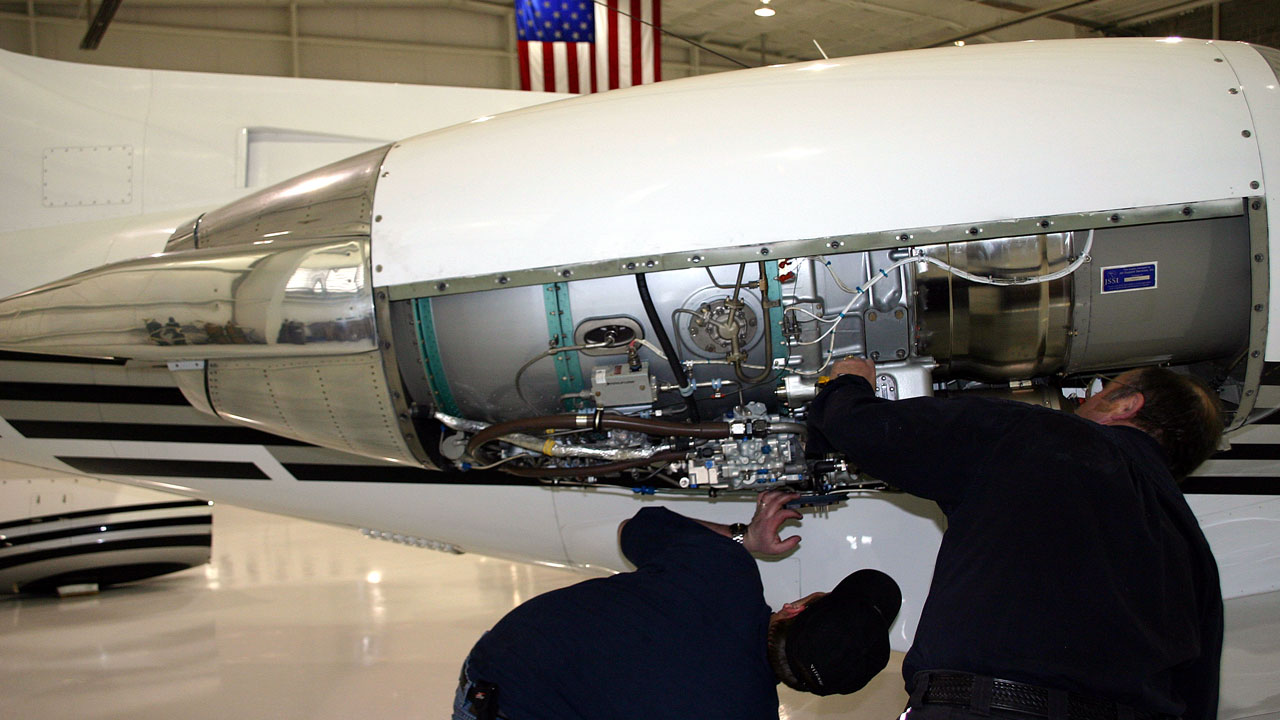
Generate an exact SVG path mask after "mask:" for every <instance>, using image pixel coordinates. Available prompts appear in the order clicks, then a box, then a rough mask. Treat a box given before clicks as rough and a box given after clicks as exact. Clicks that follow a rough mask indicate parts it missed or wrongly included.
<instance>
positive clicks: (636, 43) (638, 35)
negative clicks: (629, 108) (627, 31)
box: [628, 0, 648, 85]
mask: <svg viewBox="0 0 1280 720" xmlns="http://www.w3.org/2000/svg"><path fill="white" fill-rule="evenodd" d="M640 2H641V0H631V17H630V18H628V20H629V23H628V24H629V25H630V26H631V84H632V85H642V84H643V83H644V60H643V56H644V35H645V33H644V31H645V30H646V29H647V28H645V26H644V24H643V23H641V22H640V18H643V17H644V11H643V10H642V9H641V7H640ZM645 4H646V5H647V4H648V3H645Z"/></svg>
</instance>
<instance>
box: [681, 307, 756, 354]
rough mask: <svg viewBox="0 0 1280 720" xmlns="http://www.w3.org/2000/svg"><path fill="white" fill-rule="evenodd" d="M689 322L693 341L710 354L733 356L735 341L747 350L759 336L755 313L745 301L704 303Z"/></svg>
mask: <svg viewBox="0 0 1280 720" xmlns="http://www.w3.org/2000/svg"><path fill="white" fill-rule="evenodd" d="M692 314H693V317H692V318H691V319H690V320H689V325H688V327H687V333H688V335H689V340H690V341H691V342H692V343H693V344H694V345H695V346H697V347H700V348H702V349H703V350H704V351H706V352H708V353H712V354H715V353H720V354H725V353H730V352H732V351H733V347H734V341H735V340H736V341H737V344H738V347H746V346H747V345H749V344H750V343H751V340H752V339H753V338H755V336H756V325H758V324H759V323H758V321H757V320H756V314H755V311H754V310H752V309H751V308H750V307H748V306H747V305H745V304H743V303H742V302H741V301H732V300H730V299H720V300H716V301H714V302H711V303H704V304H703V305H702V307H700V308H698V310H697V311H696V312H694V313H692Z"/></svg>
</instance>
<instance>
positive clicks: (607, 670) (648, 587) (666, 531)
mask: <svg viewBox="0 0 1280 720" xmlns="http://www.w3.org/2000/svg"><path fill="white" fill-rule="evenodd" d="M794 497H795V495H794V494H790V493H785V492H777V491H773V492H765V493H761V494H760V495H759V496H758V498H757V502H756V513H755V517H753V518H752V521H751V524H750V525H741V524H735V525H733V526H727V525H720V524H717V523H710V522H703V521H699V520H692V519H689V518H686V517H683V516H681V515H678V514H676V513H674V512H671V511H670V510H667V509H664V508H658V507H651V508H645V509H643V510H641V511H640V512H639V513H637V514H636V515H635V517H634V518H632V519H631V520H628V521H626V522H624V523H623V524H622V526H621V527H620V529H619V537H620V542H621V544H622V552H623V554H624V555H625V556H626V557H627V559H628V560H630V561H631V562H632V563H633V564H634V565H635V566H636V570H635V571H634V572H628V573H620V574H617V575H613V576H611V577H607V578H598V579H593V580H587V581H585V582H581V583H578V584H576V585H572V586H570V587H567V588H562V589H560V590H555V591H552V592H549V593H546V594H544V595H540V596H538V597H536V598H533V599H532V600H529V601H528V602H526V603H524V604H523V605H521V606H520V607H518V608H516V609H515V610H512V611H511V612H510V613H509V614H508V615H507V616H506V617H504V618H503V619H502V620H501V621H499V622H498V624H497V625H495V626H494V627H493V629H492V630H490V631H489V632H488V633H486V634H485V635H484V637H482V638H481V639H480V641H479V642H477V643H476V645H475V647H474V648H473V649H472V650H471V654H470V655H469V656H468V658H467V661H466V663H465V664H464V665H463V676H462V679H461V682H460V683H459V688H458V694H457V698H456V699H455V705H454V715H453V717H454V719H455V720H472V719H473V718H479V720H485V718H494V717H497V718H511V719H512V720H535V719H537V718H555V719H556V720H573V719H575V718H577V719H583V720H585V719H586V718H600V719H608V720H626V719H627V718H636V719H641V718H643V719H644V720H659V719H661V718H672V719H673V720H695V719H696V720H712V719H714V718H724V719H725V720H766V719H767V720H777V718H778V694H777V691H776V687H775V686H776V685H777V682H778V680H779V679H782V680H784V681H785V682H787V683H788V684H789V685H792V686H793V687H796V688H797V689H801V690H808V691H810V692H814V693H817V694H821V695H826V694H831V693H849V692H853V691H854V690H857V689H858V688H860V687H862V686H863V685H865V684H866V683H867V682H868V681H869V680H870V679H871V678H872V677H873V676H874V675H875V674H876V673H877V672H879V671H880V670H881V669H883V668H884V666H885V665H886V663H887V662H888V659H889V640H888V630H889V626H890V625H891V624H892V623H893V619H894V617H895V616H896V615H897V613H898V608H899V605H900V604H901V599H902V598H901V594H900V592H899V590H898V587H897V585H896V584H895V583H894V582H893V580H891V579H890V578H889V576H887V575H885V574H883V573H880V572H877V571H875V570H861V571H859V572H856V573H854V574H852V575H850V576H849V577H848V578H846V579H845V580H844V581H842V582H841V583H840V585H838V586H837V587H836V589H835V590H833V591H831V592H830V593H814V594H813V595H810V596H808V597H806V598H803V599H801V600H797V601H795V602H793V603H788V604H787V605H786V606H784V607H783V609H782V610H781V611H779V612H777V613H770V609H769V606H768V605H766V604H765V601H764V588H763V586H762V585H761V582H760V574H759V571H758V570H757V568H756V563H755V560H754V559H753V558H752V557H751V555H750V553H751V552H755V553H761V554H781V553H785V552H788V551H790V550H791V549H793V548H794V547H795V546H796V545H797V544H798V543H799V542H800V538H799V537H795V536H793V537H789V538H787V539H786V540H782V539H780V538H779V536H778V529H779V527H780V526H781V525H782V523H783V522H785V521H787V520H789V519H793V518H798V517H799V516H800V514H799V513H798V512H796V511H794V510H790V509H787V508H786V507H785V505H786V502H787V501H788V500H790V499H792V498H794ZM735 540H736V541H737V542H735Z"/></svg>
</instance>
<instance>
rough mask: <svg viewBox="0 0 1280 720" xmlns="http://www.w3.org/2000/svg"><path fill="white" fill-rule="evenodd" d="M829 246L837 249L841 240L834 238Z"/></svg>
mask: <svg viewBox="0 0 1280 720" xmlns="http://www.w3.org/2000/svg"><path fill="white" fill-rule="evenodd" d="M827 247H829V248H831V249H832V250H835V249H836V248H838V247H840V241H839V240H832V241H831V242H829V243H827Z"/></svg>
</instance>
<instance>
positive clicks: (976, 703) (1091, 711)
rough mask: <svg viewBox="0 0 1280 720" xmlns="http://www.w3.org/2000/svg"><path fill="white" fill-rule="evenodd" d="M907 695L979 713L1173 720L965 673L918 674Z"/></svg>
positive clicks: (1056, 719)
mask: <svg viewBox="0 0 1280 720" xmlns="http://www.w3.org/2000/svg"><path fill="white" fill-rule="evenodd" d="M921 683H923V684H924V685H923V687H921ZM911 698H912V702H913V703H925V704H938V705H960V706H963V707H969V708H973V709H975V710H978V711H983V712H985V711H986V710H987V709H991V710H1009V711H1012V712H1018V713H1023V714H1025V715H1033V716H1035V717H1042V718H1052V719H1053V720H1059V719H1060V718H1066V719H1067V720H1173V716H1171V715H1162V714H1160V713H1154V712H1146V711H1140V710H1135V709H1134V708H1132V707H1130V706H1128V705H1121V704H1119V703H1115V702H1112V701H1110V700H1096V699H1094V698H1090V697H1084V696H1082V695H1077V694H1075V693H1069V692H1066V691H1063V690H1050V689H1049V688H1043V687H1037V686H1035V685H1028V684H1026V683H1020V682H1014V681H1013V680H1001V679H999V678H988V677H983V676H980V675H971V674H969V673H956V672H932V671H931V672H923V673H920V674H919V675H917V676H916V688H915V691H914V692H912V693H911Z"/></svg>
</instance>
